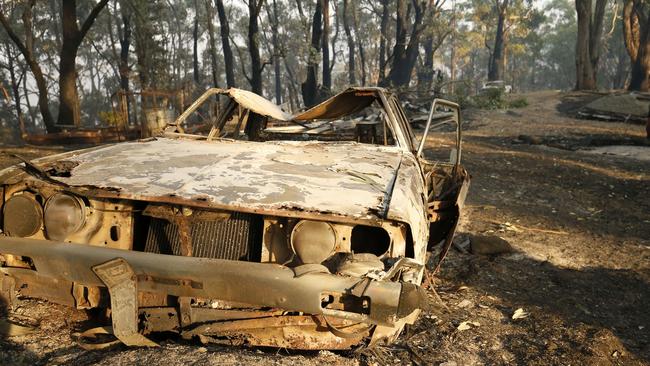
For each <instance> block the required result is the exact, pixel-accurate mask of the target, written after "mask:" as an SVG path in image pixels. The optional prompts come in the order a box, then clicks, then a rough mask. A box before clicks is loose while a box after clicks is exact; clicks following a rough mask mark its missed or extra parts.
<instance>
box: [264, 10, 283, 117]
mask: <svg viewBox="0 0 650 366" xmlns="http://www.w3.org/2000/svg"><path fill="white" fill-rule="evenodd" d="M267 13H268V14H269V18H270V19H271V27H272V28H273V29H272V30H273V35H272V42H273V76H274V84H275V103H276V104H278V105H280V104H282V73H281V71H280V56H281V55H282V49H281V47H280V40H279V37H278V36H279V32H280V19H279V18H278V2H277V1H276V0H273V12H272V13H271V11H270V10H269V8H268V7H267Z"/></svg>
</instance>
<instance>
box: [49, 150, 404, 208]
mask: <svg viewBox="0 0 650 366" xmlns="http://www.w3.org/2000/svg"><path fill="white" fill-rule="evenodd" d="M402 154H403V153H402V152H401V150H400V149H399V148H396V147H384V146H374V145H367V144H358V143H354V142H347V143H322V142H266V143H258V142H247V141H230V140H221V141H213V142H207V141H192V140H189V141H188V140H175V139H167V138H159V139H157V140H154V141H147V142H129V143H121V144H117V145H112V146H108V147H105V148H101V149H98V150H94V151H90V152H87V153H83V154H80V155H78V156H75V157H72V158H68V159H66V160H68V161H73V162H76V163H78V165H77V166H76V167H75V168H74V169H73V170H72V171H71V172H70V173H71V174H70V177H57V178H56V179H57V180H60V181H61V182H63V183H65V184H68V185H70V186H95V187H98V188H106V189H117V190H119V191H120V193H123V194H125V195H127V196H141V197H160V196H169V195H173V196H175V197H177V198H182V199H188V200H193V199H198V198H200V199H203V200H206V201H207V202H209V203H212V204H215V206H221V207H223V206H228V207H232V208H233V209H236V208H237V207H245V208H249V209H251V208H252V209H260V210H278V209H279V210H282V209H290V210H304V211H313V212H322V213H330V214H334V215H342V216H350V217H355V218H358V219H377V218H383V216H384V215H385V214H386V211H387V206H388V202H389V201H390V200H387V199H388V197H387V196H388V195H389V194H390V193H391V186H392V182H393V181H394V180H395V176H396V174H397V169H398V167H399V165H400V161H401V159H402Z"/></svg>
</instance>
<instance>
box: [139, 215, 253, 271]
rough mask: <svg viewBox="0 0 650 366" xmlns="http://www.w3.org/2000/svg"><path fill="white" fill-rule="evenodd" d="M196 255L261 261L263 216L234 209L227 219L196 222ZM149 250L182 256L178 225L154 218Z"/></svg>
mask: <svg viewBox="0 0 650 366" xmlns="http://www.w3.org/2000/svg"><path fill="white" fill-rule="evenodd" d="M190 225H191V230H190V233H191V238H192V256H193V257H202V258H216V259H229V260H240V261H254V262H259V261H260V257H261V254H262V230H263V226H264V222H263V220H262V217H261V216H258V215H252V214H244V213H239V212H233V213H232V214H231V215H230V218H229V219H227V220H219V221H198V220H197V221H193V222H192V223H191V224H190ZM144 251H145V252H149V253H160V254H172V255H181V242H180V237H179V232H178V225H176V224H174V223H170V222H169V221H167V220H164V219H159V218H151V220H150V222H149V228H148V231H147V240H146V242H145V247H144Z"/></svg>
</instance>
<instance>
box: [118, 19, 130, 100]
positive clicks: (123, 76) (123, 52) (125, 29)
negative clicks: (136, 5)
mask: <svg viewBox="0 0 650 366" xmlns="http://www.w3.org/2000/svg"><path fill="white" fill-rule="evenodd" d="M130 46H131V22H130V20H129V17H128V16H127V15H126V14H122V36H121V37H120V66H119V73H120V89H122V90H124V91H128V90H129V72H130V68H129V47H130Z"/></svg>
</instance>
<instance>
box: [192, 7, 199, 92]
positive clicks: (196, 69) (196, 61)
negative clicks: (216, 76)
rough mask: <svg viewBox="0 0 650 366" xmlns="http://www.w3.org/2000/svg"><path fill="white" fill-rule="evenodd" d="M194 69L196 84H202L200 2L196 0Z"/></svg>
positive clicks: (193, 43) (193, 28)
mask: <svg viewBox="0 0 650 366" xmlns="http://www.w3.org/2000/svg"><path fill="white" fill-rule="evenodd" d="M192 69H193V70H192V71H193V75H192V76H193V77H194V84H196V85H200V84H201V75H200V70H199V3H198V1H197V0H194V26H193V27H192Z"/></svg>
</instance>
